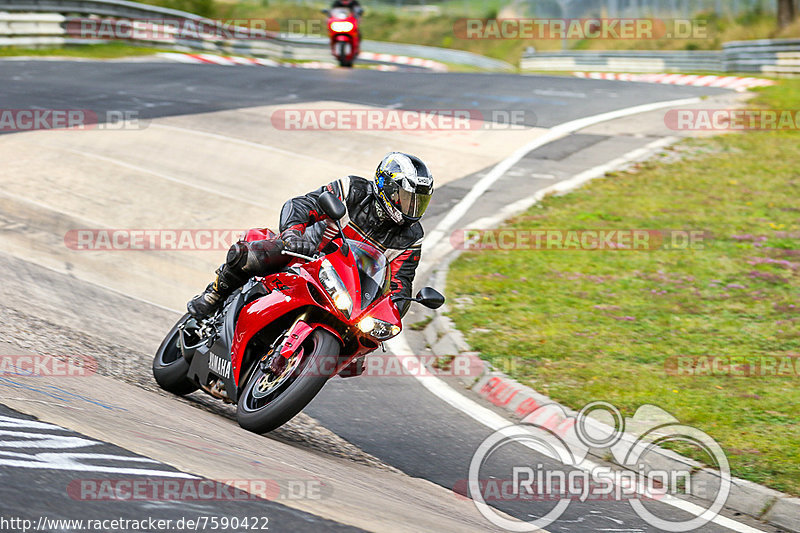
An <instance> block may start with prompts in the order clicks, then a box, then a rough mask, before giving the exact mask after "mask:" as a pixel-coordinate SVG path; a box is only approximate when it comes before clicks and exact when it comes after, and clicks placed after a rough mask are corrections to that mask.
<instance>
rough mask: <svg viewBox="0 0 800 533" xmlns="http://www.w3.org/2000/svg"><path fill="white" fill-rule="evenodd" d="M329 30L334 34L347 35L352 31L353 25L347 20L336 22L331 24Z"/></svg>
mask: <svg viewBox="0 0 800 533" xmlns="http://www.w3.org/2000/svg"><path fill="white" fill-rule="evenodd" d="M331 30H333V31H335V32H336V33H347V32H350V31H352V30H353V23H352V22H350V21H349V20H337V21H335V22H331Z"/></svg>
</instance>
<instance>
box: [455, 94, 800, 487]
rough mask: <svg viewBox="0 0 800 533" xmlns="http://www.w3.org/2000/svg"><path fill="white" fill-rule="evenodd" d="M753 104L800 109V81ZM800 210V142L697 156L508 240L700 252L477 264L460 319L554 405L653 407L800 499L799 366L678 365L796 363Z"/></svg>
mask: <svg viewBox="0 0 800 533" xmlns="http://www.w3.org/2000/svg"><path fill="white" fill-rule="evenodd" d="M755 102H756V103H755V105H760V106H764V107H767V108H771V109H794V110H796V109H800V80H792V81H784V82H782V83H781V84H780V85H778V86H775V87H771V88H767V89H765V90H763V91H762V92H761V94H760V95H759V97H758V98H757V100H756V101H755ZM676 153H677V154H680V155H679V156H676ZM798 197H800V133H798V132H796V131H794V132H753V133H747V134H740V135H724V136H718V137H713V138H705V139H694V140H689V141H686V142H684V143H682V144H681V145H679V146H678V147H677V148H676V150H675V151H673V152H671V153H668V155H665V156H662V160H661V161H659V160H655V161H652V162H649V163H645V164H643V165H640V166H639V167H637V168H635V169H632V170H631V171H627V172H622V173H618V174H613V175H609V176H607V177H605V178H604V179H598V180H595V181H593V182H591V183H590V184H588V185H587V186H585V187H583V188H581V189H580V190H577V191H575V192H572V193H570V194H567V195H564V196H559V197H548V198H546V199H545V200H544V201H543V202H541V203H540V204H539V205H536V206H534V207H533V208H531V209H530V210H528V211H527V212H526V213H524V214H522V215H520V216H518V217H516V218H514V219H512V220H511V221H509V222H508V224H507V227H508V228H513V229H519V230H537V229H639V228H641V229H655V230H663V229H673V230H703V231H704V232H706V239H705V240H704V242H703V248H702V249H684V250H672V251H670V250H656V251H646V252H645V251H638V252H637V251H627V252H625V251H553V250H551V251H536V250H512V251H484V252H466V253H464V254H463V255H462V256H461V257H460V258H459V259H458V260H456V261H455V262H454V263H453V264H452V266H451V269H450V274H449V278H448V293H449V299H450V302H451V306H452V311H451V315H452V318H453V319H454V320H455V323H456V325H457V326H458V328H459V329H460V330H461V331H463V332H465V335H466V338H467V340H468V341H469V343H470V345H471V346H472V347H473V349H475V350H479V351H480V352H481V354H482V357H484V358H485V359H487V360H489V361H491V362H492V363H494V364H496V365H497V366H499V367H501V368H505V369H507V370H508V371H509V372H510V373H511V374H512V376H513V377H515V378H516V379H519V380H520V381H522V382H525V383H528V384H530V385H531V386H532V387H533V388H535V389H537V390H539V391H541V392H543V393H545V394H547V395H548V396H550V397H551V398H553V399H554V400H556V401H558V402H562V403H564V404H566V405H568V406H570V407H572V408H580V407H582V406H583V405H584V404H586V403H587V402H589V401H592V400H606V401H609V402H611V403H613V404H614V405H616V406H618V407H619V408H620V409H621V410H622V411H623V412H624V413H625V414H626V415H627V416H631V415H632V414H633V413H634V411H635V410H636V408H637V407H638V406H640V405H643V404H654V405H657V406H659V407H661V408H663V409H665V410H666V411H668V412H670V413H672V414H673V415H674V416H676V417H677V418H678V419H679V420H680V421H681V422H682V423H686V424H690V425H693V426H696V427H699V428H700V429H702V430H704V431H706V432H708V433H709V434H710V435H711V436H712V437H713V438H715V439H716V440H717V441H718V442H719V443H720V444H721V445H722V447H723V448H724V449H725V451H726V452H727V454H728V458H729V460H730V463H731V467H732V473H733V474H734V475H735V476H738V477H741V478H745V479H748V480H751V481H754V482H757V483H763V484H766V485H768V486H770V487H772V488H775V489H777V490H781V491H785V492H788V493H791V494H794V495H796V496H797V495H800V448H799V447H798V446H797V442H798V441H800V412H798V409H797V406H798V405H800V387H798V384H800V376H798V374H800V365H798V361H800V359H794V367H793V369H787V368H785V367H784V368H783V371H782V372H781V374H785V375H780V376H775V375H767V376H763V377H754V376H751V377H740V376H732V375H725V374H723V373H716V374H714V375H708V374H705V375H702V376H696V375H694V376H689V375H674V372H669V371H668V370H667V368H668V366H669V361H670V358H672V357H676V356H722V357H725V356H747V357H756V356H791V355H794V356H797V355H800V202H798ZM453 302H455V303H453ZM786 360H789V361H791V360H790V359H780V361H786ZM509 361H510V362H512V363H513V364H509ZM787 372H788V374H787ZM698 458H700V457H698Z"/></svg>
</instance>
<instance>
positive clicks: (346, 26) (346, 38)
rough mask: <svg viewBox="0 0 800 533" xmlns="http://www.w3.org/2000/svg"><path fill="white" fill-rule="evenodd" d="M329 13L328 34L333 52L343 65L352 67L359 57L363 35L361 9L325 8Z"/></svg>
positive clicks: (327, 13)
mask: <svg viewBox="0 0 800 533" xmlns="http://www.w3.org/2000/svg"><path fill="white" fill-rule="evenodd" d="M322 12H323V13H325V14H326V15H328V35H329V36H330V38H331V52H332V53H333V57H335V58H336V60H337V61H338V62H339V65H340V66H342V67H352V66H353V61H355V59H356V57H358V53H359V50H360V49H359V46H360V44H361V35H360V33H359V31H358V17H359V16H360V14H361V11H360V10H359V11H358V12H356V13H353V11H351V10H350V9H347V8H344V7H335V8H333V9H330V10H328V9H323V10H322Z"/></svg>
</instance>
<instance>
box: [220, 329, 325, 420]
mask: <svg viewBox="0 0 800 533" xmlns="http://www.w3.org/2000/svg"><path fill="white" fill-rule="evenodd" d="M339 350H340V346H339V341H338V340H337V338H336V337H335V336H334V335H333V334H331V333H329V332H327V331H325V330H323V329H316V330H314V332H313V333H312V334H311V335H310V336H309V337H308V339H307V340H306V341H305V342H304V343H303V345H302V346H301V347H300V348H299V349H298V350H297V351H296V352H295V353H294V354H293V355H292V356H291V357H290V358H289V360H288V361H287V362H286V366H285V368H284V369H283V370H282V371H281V372H280V374H277V375H276V374H275V373H273V372H272V371H271V370H266V371H265V369H264V368H262V365H261V363H260V362H258V361H257V362H256V363H254V364H255V365H256V366H255V368H254V369H253V371H252V372H251V373H250V377H249V378H248V379H247V384H246V385H245V387H244V390H243V391H242V394H241V396H240V397H239V402H238V404H237V407H236V419H237V420H238V421H239V425H240V426H242V427H243V428H244V429H247V430H249V431H253V432H255V433H266V432H268V431H272V430H273V429H275V428H277V427H279V426H281V425H283V424H285V423H286V422H288V421H289V420H290V419H291V418H293V417H294V416H295V415H296V414H297V413H299V412H300V411H302V410H303V408H304V407H305V406H306V405H308V402H310V401H311V400H312V399H313V398H314V396H316V395H317V393H319V391H320V390H321V389H322V387H323V386H324V385H325V382H326V381H328V379H329V378H330V377H331V375H333V372H334V370H335V369H336V363H337V362H338V360H339ZM278 357H280V356H278Z"/></svg>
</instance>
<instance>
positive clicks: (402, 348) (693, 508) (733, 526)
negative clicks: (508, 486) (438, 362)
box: [386, 335, 763, 533]
mask: <svg viewBox="0 0 800 533" xmlns="http://www.w3.org/2000/svg"><path fill="white" fill-rule="evenodd" d="M386 344H387V345H388V346H389V349H390V350H391V351H392V353H393V354H394V355H401V356H404V357H400V358H399V359H400V363H401V364H402V365H403V367H404V368H405V369H406V372H407V373H409V374H411V375H413V376H414V377H415V378H416V379H417V381H419V382H420V383H421V384H422V386H423V387H425V388H426V389H428V391H430V392H431V393H432V394H434V395H435V396H436V397H438V398H439V399H440V400H442V401H444V402H445V403H447V404H448V405H450V406H451V407H453V408H454V409H456V410H458V411H461V412H462V413H464V414H465V415H467V416H469V417H470V418H472V419H473V420H475V421H476V422H479V423H481V424H483V425H484V426H486V427H487V428H489V429H491V430H492V431H499V432H501V433H503V434H505V433H508V435H509V436H513V435H515V434H517V433H516V432H515V431H512V430H513V428H514V426H512V425H511V422H509V421H508V420H506V419H505V418H504V417H502V416H500V415H498V414H497V413H495V412H494V411H492V410H490V409H487V408H486V407H483V406H482V405H480V404H478V403H476V402H475V401H473V400H471V399H469V398H467V397H466V396H464V395H463V394H461V393H460V392H458V391H456V390H455V389H453V388H452V387H450V385H448V384H447V383H445V382H444V381H442V380H441V379H439V378H438V377H436V376H434V375H433V374H431V373H430V372H428V370H427V368H425V366H424V365H417V364H414V367H413V368H412V367H411V366H409V365H411V364H413V363H412V362H411V357H413V356H414V351H413V350H412V349H411V346H409V345H408V342H406V340H405V338H403V336H402V335H401V336H399V337H395V338H393V339H391V340H389V341H386ZM409 356H411V357H409ZM518 443H519V444H522V445H523V446H526V447H528V448H530V449H532V450H534V451H536V452H538V453H542V449H541V447H539V446H536V445H535V444H532V443H530V442H527V441H525V440H521V441H518ZM551 458H552V459H556V460H558V457H557V456H554V457H551ZM575 466H576V468H579V469H581V470H585V471H589V472H591V471H592V470H593V469H596V468H598V467H599V466H600V465H598V464H597V463H595V462H593V461H591V460H588V459H585V460H584V461H583V462H582V463H581V464H579V465H575ZM636 492H637V493H638V494H644V495H646V494H647V490H646V487H645V486H644V485H643V484H639V485H637V487H636ZM660 501H661V502H663V503H666V504H668V505H671V506H672V507H675V508H676V509H680V510H682V511H686V512H688V513H691V514H693V515H695V516H698V515H700V514H702V513H703V511H705V509H704V508H703V507H701V506H699V505H696V504H694V503H691V502H688V501H685V500H681V499H679V498H676V497H674V496H672V495H670V494H664V495H663V496H662V498H661V500H660ZM711 522H714V523H715V524H717V525H719V526H722V527H725V528H728V529H730V530H733V531H737V532H739V533H763V532H762V530H760V529H755V528H753V527H750V526H748V525H745V524H740V523H739V522H736V521H735V520H731V519H730V518H726V517H724V516H719V515H718V516H716V517H714V518H712V519H711Z"/></svg>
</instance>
